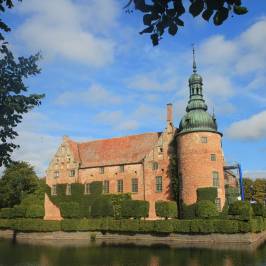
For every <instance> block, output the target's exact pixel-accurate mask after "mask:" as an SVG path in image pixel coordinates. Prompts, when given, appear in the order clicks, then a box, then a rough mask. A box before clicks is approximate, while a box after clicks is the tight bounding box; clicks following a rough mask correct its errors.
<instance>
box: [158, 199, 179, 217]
mask: <svg viewBox="0 0 266 266" xmlns="http://www.w3.org/2000/svg"><path fill="white" fill-rule="evenodd" d="M155 210H156V215H157V216H158V217H163V218H165V219H168V218H176V217H177V205H176V202H175V201H161V200H160V201H156V202H155Z"/></svg>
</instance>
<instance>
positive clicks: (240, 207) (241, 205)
mask: <svg viewBox="0 0 266 266" xmlns="http://www.w3.org/2000/svg"><path fill="white" fill-rule="evenodd" d="M228 214H230V215H233V216H234V218H235V219H239V220H243V221H247V220H250V219H251V217H252V214H253V210H252V207H251V206H250V203H249V202H247V201H236V202H234V203H232V204H231V205H229V209H228Z"/></svg>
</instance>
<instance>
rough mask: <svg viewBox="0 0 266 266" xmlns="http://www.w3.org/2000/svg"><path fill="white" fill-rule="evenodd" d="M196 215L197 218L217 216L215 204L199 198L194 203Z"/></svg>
mask: <svg viewBox="0 0 266 266" xmlns="http://www.w3.org/2000/svg"><path fill="white" fill-rule="evenodd" d="M196 216H197V217H199V218H205V219H206V218H211V217H215V216H218V211H217V208H216V206H215V204H214V203H213V202H212V201H210V200H201V201H199V202H198V203H197V204H196Z"/></svg>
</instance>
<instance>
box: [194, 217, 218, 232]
mask: <svg viewBox="0 0 266 266" xmlns="http://www.w3.org/2000/svg"><path fill="white" fill-rule="evenodd" d="M213 231H214V226H213V221H212V220H200V219H197V220H196V219H195V220H192V221H191V223H190V232H192V233H201V234H209V233H213Z"/></svg>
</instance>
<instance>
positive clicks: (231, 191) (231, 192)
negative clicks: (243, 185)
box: [225, 185, 240, 204]
mask: <svg viewBox="0 0 266 266" xmlns="http://www.w3.org/2000/svg"><path fill="white" fill-rule="evenodd" d="M239 196H240V194H239V188H235V187H230V186H228V185H226V186H225V197H226V199H227V201H228V204H232V203H234V202H235V201H237V198H238V197H239Z"/></svg>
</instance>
